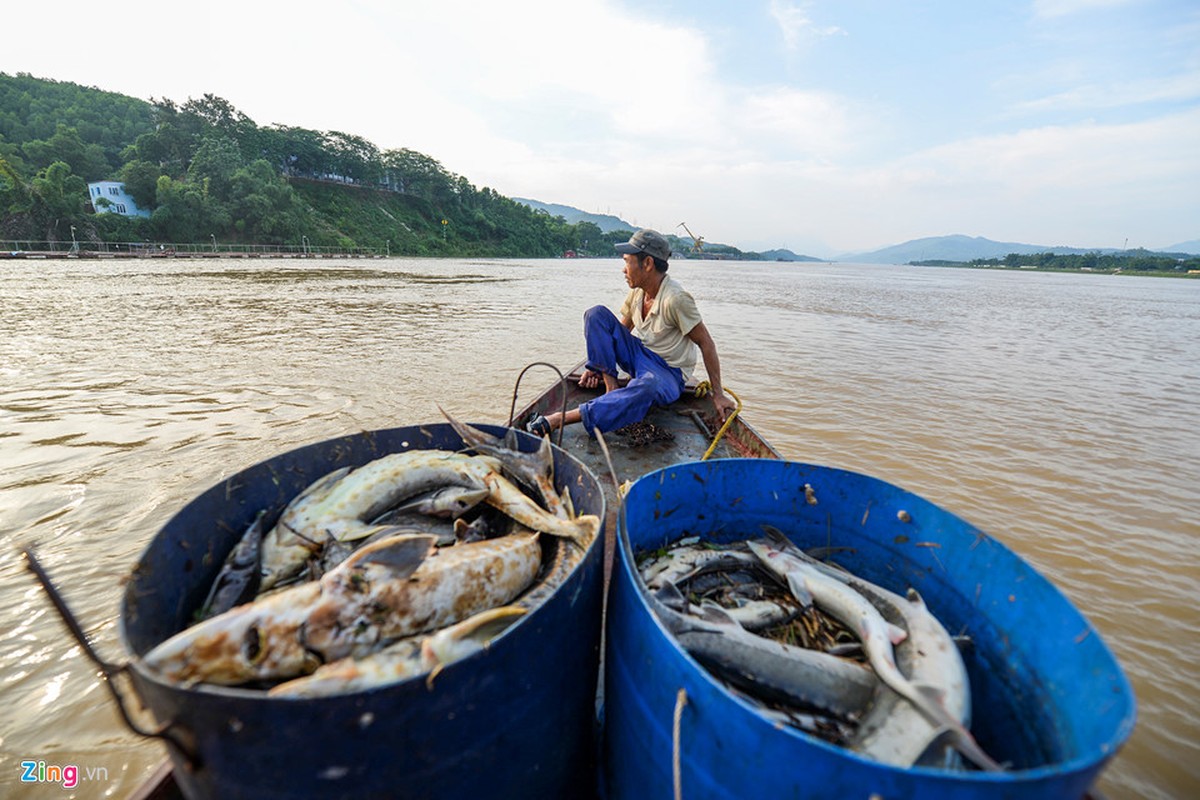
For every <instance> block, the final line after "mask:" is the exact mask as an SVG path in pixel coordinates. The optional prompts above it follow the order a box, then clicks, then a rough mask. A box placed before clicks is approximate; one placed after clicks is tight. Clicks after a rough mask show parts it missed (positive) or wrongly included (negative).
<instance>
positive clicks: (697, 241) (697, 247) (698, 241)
mask: <svg viewBox="0 0 1200 800" xmlns="http://www.w3.org/2000/svg"><path fill="white" fill-rule="evenodd" d="M675 227H676V228H683V229H684V230H685V231H687V235H688V236H690V237H692V252H693V253H699V252H700V251H701V250H703V249H704V237H703V236H697V235H696V234H694V233H692V231H691V229H690V228H688V226H687V223H686V222H681V223H679V224H678V225H676V226H675Z"/></svg>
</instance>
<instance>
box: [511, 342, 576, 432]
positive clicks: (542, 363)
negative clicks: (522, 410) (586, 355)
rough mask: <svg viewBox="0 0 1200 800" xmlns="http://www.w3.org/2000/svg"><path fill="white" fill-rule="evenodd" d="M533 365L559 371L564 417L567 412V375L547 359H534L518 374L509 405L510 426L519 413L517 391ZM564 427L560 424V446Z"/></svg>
mask: <svg viewBox="0 0 1200 800" xmlns="http://www.w3.org/2000/svg"><path fill="white" fill-rule="evenodd" d="M533 367H549V368H550V369H552V370H554V371H555V372H557V373H558V381H559V383H561V384H562V395H563V401H562V413H563V416H564V417H565V416H566V414H567V378H566V376H565V375H563V373H562V370H561V369H559V368H558V367H556V366H554V365H553V364H550V363H548V362H546V361H534V362H533V363H532V364H529V365H527V366H526V367H525V369H523V370H521V373H520V374H519V375H517V382H516V383H515V384H514V385H513V396H512V405H510V406H509V407H508V427H510V428H511V427H512V426H513V417H514V416H515V415H516V413H517V392H518V391H520V389H521V379H522V378H524V377H525V373H526V372H529V370H530V369H532V368H533ZM563 427H564V426H563V425H561V424H560V425H559V426H558V441H557V442H555V444H556V445H557V446H558V447H562V437H563Z"/></svg>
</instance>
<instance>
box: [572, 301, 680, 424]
mask: <svg viewBox="0 0 1200 800" xmlns="http://www.w3.org/2000/svg"><path fill="white" fill-rule="evenodd" d="M583 335H584V338H585V340H586V341H587V367H588V369H590V370H593V371H597V372H605V373H608V374H609V375H612V376H614V377H615V376H616V375H617V368H618V367H619V368H620V369H622V370H624V371H625V372H627V373H629V375H630V380H629V383H627V384H626V385H625V386H622V387H621V388H619V389H614V390H613V391H611V392H605V393H604V394H602V395H600V396H599V397H597V398H595V399H594V400H588V401H587V402H586V403H581V404H580V405H579V413H580V416H581V417H582V418H583V427H584V428H586V429H587V432H588V433H589V434H594V432H595V431H596V430H597V429H599V430H600V431H612V430H616V429H617V428H623V427H625V426H626V425H632V424H633V423H635V422H641V421H642V420H643V419H645V417H646V414H648V413H649V412H650V408H651V407H652V406H655V405H662V406H665V405H667V404H668V403H673V402H674V401H676V400H678V399H679V395H680V393H681V392H682V391H683V384H684V380H683V371H682V370H680V369H679V368H678V367H672V366H670V365H669V364H667V362H666V361H664V360H663V358H662V356H660V355H659V354H658V353H655V352H654V351H653V350H651V349H650V348H648V347H646V345H645V344H643V343H642V340H641V339H639V338H637V337H636V336H634V335H633V334H632V333H630V332H629V329H628V328H626V327H625V326H624V325H622V324H621V320H619V319H617V317H616V315H615V314H613V313H612V311H609V310H608V308H607V307H605V306H594V307H592V308H589V309H588V310H587V311H585V312H584V314H583Z"/></svg>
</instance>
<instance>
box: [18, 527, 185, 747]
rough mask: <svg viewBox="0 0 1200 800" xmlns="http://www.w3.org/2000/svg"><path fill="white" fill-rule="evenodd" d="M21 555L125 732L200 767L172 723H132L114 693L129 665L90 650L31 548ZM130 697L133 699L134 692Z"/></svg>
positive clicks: (120, 696)
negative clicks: (159, 743) (150, 726)
mask: <svg viewBox="0 0 1200 800" xmlns="http://www.w3.org/2000/svg"><path fill="white" fill-rule="evenodd" d="M22 552H23V553H24V554H25V560H26V565H27V566H28V567H29V571H30V572H32V573H33V574H34V576H35V577H37V579H38V582H39V583H40V584H41V585H42V588H43V589H45V590H46V594H48V595H49V596H50V602H51V603H53V604H54V609H55V610H56V611H57V612H58V615H59V617H61V618H62V621H63V623H64V624H65V625H66V626H67V630H69V631H70V632H71V635H72V636H73V637H75V641H76V642H78V643H79V646H80V647H82V648H83V652H84V653H86V654H87V657H88V658H90V659H91V660H92V662H93V663H95V664H96V666H97V667H99V668H100V673H101V675H103V677H104V685H105V686H107V687H108V691H109V692H111V693H112V696H113V700H115V701H116V703H117V710H118V711H119V712H120V714H121V719H122V720H124V721H125V725H126V726H127V727H128V728H129V730H131V731H133V732H134V733H136V734H137V735H139V736H144V737H146V738H148V739H162V740H164V741H165V742H167V743H168V744H170V745H173V746H174V747H175V748H177V749H178V750H179V752H180V753H181V754H183V756H184V757H185V758H186V759H187V760H188V763H189V764H190V765H191V767H192V768H193V769H195V768H197V767H198V766H199V763H200V760H199V757H198V756H197V755H196V753H195V752H193V749H192V747H191V746H190V745H188V744H187V743H186V742H184V741H183V739H182V737H181V736H180V734H179V733H177V732H176V731H175V730H174V727H175V724H174V723H167V724H165V725H161V726H160V727H158V728H157V729H155V730H147V729H145V728H143V727H141V725H139V724H138V723H136V722H134V720H133V717H132V716H131V715H130V713H129V709H128V708H127V707H126V700H125V697H124V695H123V694H122V693H121V691H120V690H118V689H117V685H116V678H117V676H119V675H121V674H125V676H126V678H127V679H129V680H132V678H130V677H129V665H128V664H111V663H109V662H108V661H105V660H104V659H103V658H101V657H100V654H99V653H98V652H96V648H95V647H93V646H92V643H91V641H90V640H89V639H88V637H87V634H86V633H84V632H83V628H82V627H81V626H80V624H79V621H78V620H77V619H76V618H75V615H74V614H73V613H72V612H71V609H70V607H69V606H68V605H67V601H66V600H65V599H63V596H62V594H61V593H59V591H58V587H56V586H55V585H54V582H53V581H52V580H51V579H50V575H49V573H47V572H46V569H45V567H43V566H42V564H41V562H40V561H38V558H37V556H36V555H35V554H34V552H33V546H32V545H31V546H29V547H25V548H22ZM134 694H135V695H136V690H135V692H134Z"/></svg>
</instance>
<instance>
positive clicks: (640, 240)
mask: <svg viewBox="0 0 1200 800" xmlns="http://www.w3.org/2000/svg"><path fill="white" fill-rule="evenodd" d="M615 247H616V248H617V252H618V253H634V254H637V253H645V254H646V255H648V256H654V257H655V258H658V259H662V260H663V261H669V260H670V258H671V245H670V244H668V243H667V237H665V236H663V235H662V234H661V233H659V232H658V231H652V230H650V229H649V228H642V229H641V230H640V231H638V232H637V233H635V234H634V235H633V236H630V237H629V241H628V242H624V243H622V244H618V245H615Z"/></svg>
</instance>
